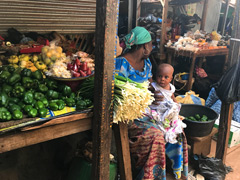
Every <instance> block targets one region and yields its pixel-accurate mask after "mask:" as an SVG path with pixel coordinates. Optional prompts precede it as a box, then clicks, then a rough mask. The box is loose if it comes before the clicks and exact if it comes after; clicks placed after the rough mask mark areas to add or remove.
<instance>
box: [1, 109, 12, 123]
mask: <svg viewBox="0 0 240 180" xmlns="http://www.w3.org/2000/svg"><path fill="white" fill-rule="evenodd" d="M11 119H12V115H11V113H10V112H9V111H0V120H1V121H6V120H7V121H9V120H11Z"/></svg>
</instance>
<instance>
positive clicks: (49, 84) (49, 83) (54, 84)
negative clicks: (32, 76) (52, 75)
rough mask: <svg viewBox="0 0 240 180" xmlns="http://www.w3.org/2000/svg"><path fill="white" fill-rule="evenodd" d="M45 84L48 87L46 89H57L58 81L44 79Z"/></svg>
mask: <svg viewBox="0 0 240 180" xmlns="http://www.w3.org/2000/svg"><path fill="white" fill-rule="evenodd" d="M45 82H46V85H47V87H48V89H53V90H54V89H57V88H58V83H57V81H55V80H53V79H47V78H46V79H45Z"/></svg>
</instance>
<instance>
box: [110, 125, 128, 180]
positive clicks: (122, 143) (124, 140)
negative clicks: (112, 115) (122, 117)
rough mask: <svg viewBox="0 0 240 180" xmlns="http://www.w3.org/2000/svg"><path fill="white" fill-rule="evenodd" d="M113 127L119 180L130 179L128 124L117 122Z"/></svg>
mask: <svg viewBox="0 0 240 180" xmlns="http://www.w3.org/2000/svg"><path fill="white" fill-rule="evenodd" d="M113 129H114V136H115V141H116V146H117V154H118V167H119V172H120V177H121V180H132V169H131V157H130V149H129V138H128V125H127V124H126V123H122V122H120V123H119V124H114V126H113Z"/></svg>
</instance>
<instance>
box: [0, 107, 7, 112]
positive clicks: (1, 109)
mask: <svg viewBox="0 0 240 180" xmlns="http://www.w3.org/2000/svg"><path fill="white" fill-rule="evenodd" d="M3 111H8V110H7V108H5V107H0V112H3Z"/></svg>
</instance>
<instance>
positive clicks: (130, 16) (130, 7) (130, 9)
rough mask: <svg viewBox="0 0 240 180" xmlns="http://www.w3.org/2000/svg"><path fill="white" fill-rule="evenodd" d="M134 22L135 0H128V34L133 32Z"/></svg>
mask: <svg viewBox="0 0 240 180" xmlns="http://www.w3.org/2000/svg"><path fill="white" fill-rule="evenodd" d="M132 21H133V0H128V32H130V31H131V30H132V23H133V22H132Z"/></svg>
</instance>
